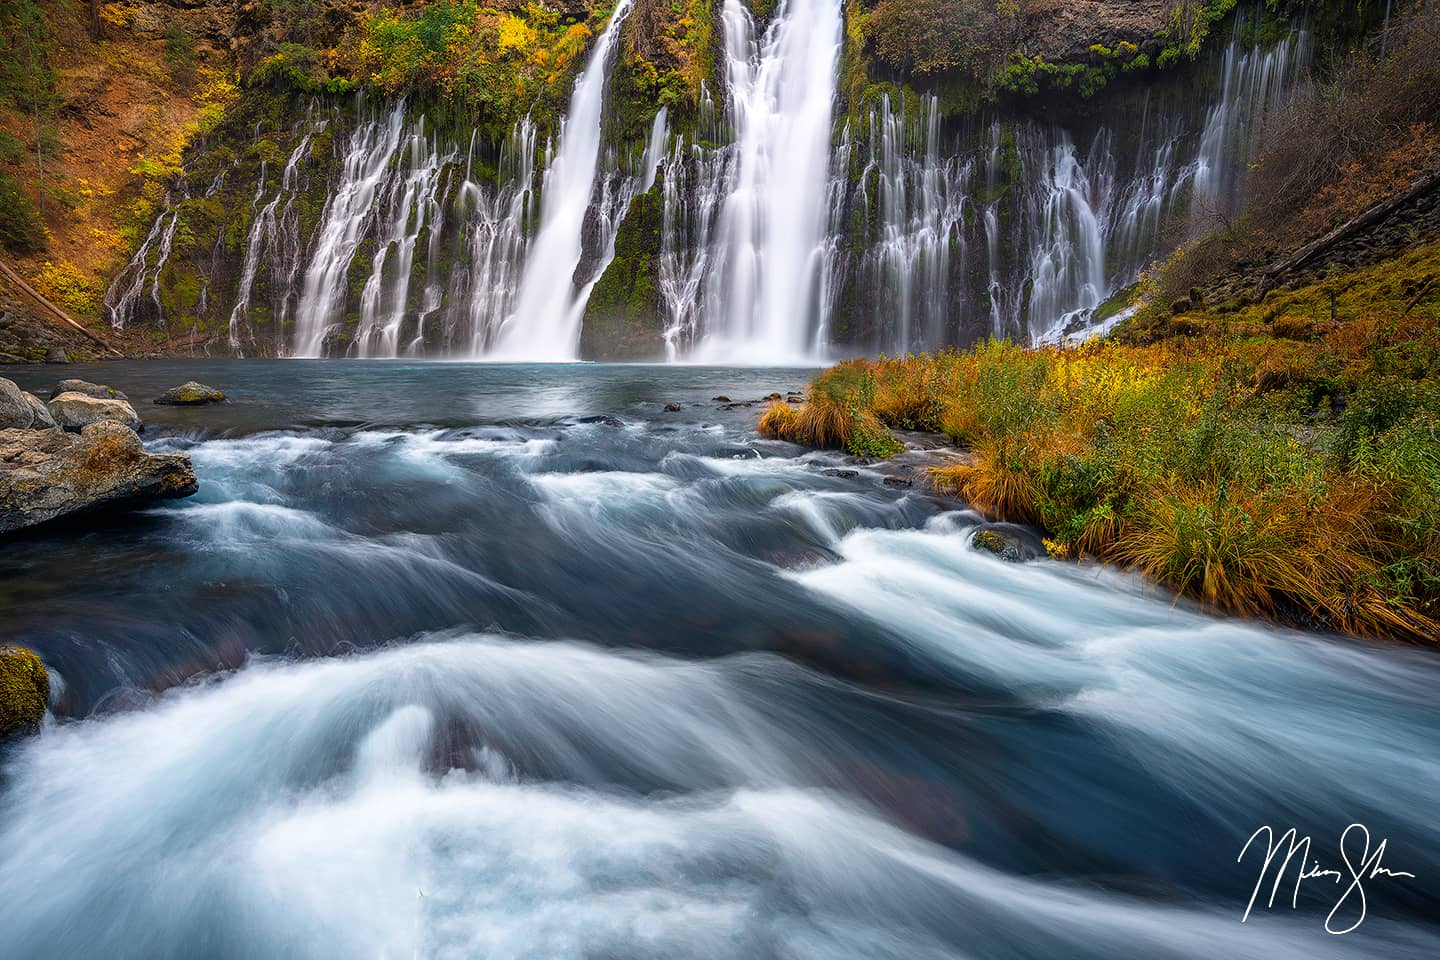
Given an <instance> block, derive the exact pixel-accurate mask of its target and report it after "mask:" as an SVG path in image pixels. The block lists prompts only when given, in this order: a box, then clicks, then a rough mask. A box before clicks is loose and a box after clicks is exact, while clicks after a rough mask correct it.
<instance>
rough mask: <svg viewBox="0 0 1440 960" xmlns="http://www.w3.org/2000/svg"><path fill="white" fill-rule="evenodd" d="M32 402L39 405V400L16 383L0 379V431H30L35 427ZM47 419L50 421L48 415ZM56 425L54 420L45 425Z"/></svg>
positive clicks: (47, 415)
mask: <svg viewBox="0 0 1440 960" xmlns="http://www.w3.org/2000/svg"><path fill="white" fill-rule="evenodd" d="M31 400H34V401H35V402H36V403H39V399H38V398H36V397H32V396H31V395H30V394H28V393H26V392H25V391H24V390H21V389H20V387H19V386H18V385H16V383H15V381H13V380H6V379H5V378H4V377H0V430H4V429H16V430H29V429H30V428H31V427H33V426H35V405H34V404H32V403H31V402H30V401H31ZM46 418H47V419H49V414H48V413H47V414H46ZM54 425H55V421H53V420H50V421H49V423H47V424H43V426H52V427H53V426H54Z"/></svg>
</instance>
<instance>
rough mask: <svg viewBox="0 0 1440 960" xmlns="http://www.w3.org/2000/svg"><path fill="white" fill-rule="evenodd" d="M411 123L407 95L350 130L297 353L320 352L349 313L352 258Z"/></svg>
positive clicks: (314, 257)
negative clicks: (406, 115) (408, 114)
mask: <svg viewBox="0 0 1440 960" xmlns="http://www.w3.org/2000/svg"><path fill="white" fill-rule="evenodd" d="M404 126H405V104H404V102H403V101H401V102H398V103H396V104H395V105H394V106H393V107H391V108H390V110H389V111H388V113H387V114H386V115H385V116H384V117H383V118H375V119H371V120H366V121H364V122H363V123H361V124H360V125H359V126H357V127H356V128H355V132H354V133H352V134H351V135H350V142H349V145H348V147H347V149H346V153H345V161H344V166H343V169H342V171H341V175H340V182H339V183H338V184H337V185H336V186H335V187H334V189H333V192H332V193H331V195H330V198H329V200H328V201H327V202H326V204H325V213H324V215H323V217H322V219H321V226H320V229H319V235H318V237H317V239H316V241H315V247H314V250H313V252H312V253H311V257H310V266H309V267H308V268H307V269H306V271H305V284H304V289H303V290H302V292H301V294H300V305H299V308H298V309H297V311H296V318H295V320H296V322H295V340H294V348H293V350H292V351H291V353H292V355H293V356H296V357H319V356H322V355H323V353H324V350H325V341H326V338H327V336H329V334H330V333H331V332H332V331H333V330H334V329H335V328H336V327H337V326H338V325H339V323H340V321H341V320H342V319H343V317H344V310H345V300H346V296H347V280H348V275H349V272H350V261H351V260H353V259H354V257H355V251H356V250H357V249H358V248H359V246H360V242H361V240H363V239H364V238H365V234H366V230H367V227H368V225H369V222H370V220H371V219H372V218H373V217H374V216H375V210H374V206H375V198H376V197H377V196H378V195H379V193H380V189H381V187H382V186H383V185H384V183H385V180H386V178H387V177H388V176H389V175H390V173H391V170H390V165H391V163H390V162H391V158H392V157H394V155H395V151H396V150H397V149H398V148H399V146H400V138H401V134H402V131H403V130H404Z"/></svg>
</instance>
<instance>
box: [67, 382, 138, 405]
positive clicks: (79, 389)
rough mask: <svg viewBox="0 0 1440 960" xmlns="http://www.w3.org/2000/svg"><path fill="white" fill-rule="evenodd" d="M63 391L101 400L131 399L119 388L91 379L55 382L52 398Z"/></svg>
mask: <svg viewBox="0 0 1440 960" xmlns="http://www.w3.org/2000/svg"><path fill="white" fill-rule="evenodd" d="M62 393H83V394H85V396H87V397H97V398H99V399H101V400H129V399H130V398H129V397H127V396H125V394H123V393H121V392H120V391H119V390H116V389H115V388H114V387H108V386H106V385H105V384H103V383H91V382H90V381H89V380H79V379H70V380H61V381H60V382H59V383H57V384H55V389H54V390H51V391H50V399H51V400H54V399H55V398H56V397H58V396H60V394H62Z"/></svg>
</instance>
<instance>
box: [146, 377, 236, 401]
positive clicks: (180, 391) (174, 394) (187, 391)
mask: <svg viewBox="0 0 1440 960" xmlns="http://www.w3.org/2000/svg"><path fill="white" fill-rule="evenodd" d="M224 399H225V394H223V393H221V392H220V391H219V390H216V389H215V388H214V387H207V386H206V385H205V384H203V383H197V382H195V381H194V380H187V381H185V382H184V383H182V384H180V386H178V387H171V388H170V389H169V390H166V391H165V392H164V393H162V394H160V396H158V397H156V398H155V402H156V403H163V404H167V405H170V406H196V405H199V404H202V403H219V402H221V401H222V400H224Z"/></svg>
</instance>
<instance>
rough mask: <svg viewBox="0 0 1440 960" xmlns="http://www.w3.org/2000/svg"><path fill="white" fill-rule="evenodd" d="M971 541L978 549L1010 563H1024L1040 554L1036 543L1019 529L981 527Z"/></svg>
mask: <svg viewBox="0 0 1440 960" xmlns="http://www.w3.org/2000/svg"><path fill="white" fill-rule="evenodd" d="M970 542H971V544H973V545H974V547H975V549H976V550H980V551H982V552H984V553H988V554H991V555H992V556H995V557H998V558H999V559H1001V560H1004V561H1007V562H1009V563H1024V562H1025V561H1026V560H1033V559H1035V557H1037V556H1038V555H1039V553H1038V551H1037V550H1036V549H1035V545H1034V544H1031V543H1029V542H1027V540H1026V538H1025V537H1023V536H1021V535H1020V533H1019V532H1018V531H1016V530H1011V529H1008V528H1005V527H999V526H988V527H981V528H980V529H978V530H976V531H975V533H974V534H973V535H972V536H971V538H970Z"/></svg>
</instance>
